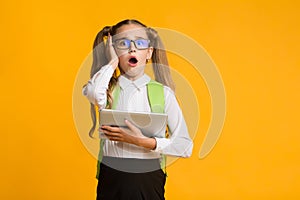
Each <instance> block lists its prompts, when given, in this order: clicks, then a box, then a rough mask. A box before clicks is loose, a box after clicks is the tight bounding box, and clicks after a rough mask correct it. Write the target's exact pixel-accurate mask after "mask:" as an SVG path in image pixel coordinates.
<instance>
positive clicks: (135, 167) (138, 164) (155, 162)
mask: <svg viewBox="0 0 300 200" xmlns="http://www.w3.org/2000/svg"><path fill="white" fill-rule="evenodd" d="M102 164H104V165H106V166H108V167H110V168H113V169H115V170H118V171H123V172H129V173H146V172H151V171H156V170H158V169H161V167H160V162H159V159H137V158H116V157H108V156H103V158H102Z"/></svg>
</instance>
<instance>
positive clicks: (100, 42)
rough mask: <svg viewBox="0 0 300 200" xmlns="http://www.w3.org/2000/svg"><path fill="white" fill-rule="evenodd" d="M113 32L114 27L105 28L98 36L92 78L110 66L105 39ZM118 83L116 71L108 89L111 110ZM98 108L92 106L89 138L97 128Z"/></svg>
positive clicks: (94, 50) (94, 51)
mask: <svg viewBox="0 0 300 200" xmlns="http://www.w3.org/2000/svg"><path fill="white" fill-rule="evenodd" d="M111 32H112V27H111V26H105V27H104V28H103V29H102V30H101V31H100V32H99V33H98V34H97V36H96V38H95V40H94V44H93V63H92V68H91V71H90V78H92V77H93V76H94V75H95V74H96V73H97V72H98V71H99V70H100V69H101V68H102V67H103V66H105V65H107V64H108V62H109V61H108V60H107V58H106V53H105V52H106V46H105V45H106V43H105V42H106V41H104V39H105V38H106V37H107V36H108V33H111ZM116 83H117V73H116V71H115V72H114V74H113V76H112V78H111V80H110V82H109V85H108V89H107V101H108V105H107V107H108V108H111V106H112V102H113V97H112V90H113V88H114V86H115V85H116ZM96 110H97V109H96V108H95V105H94V104H92V103H91V104H90V113H91V118H92V122H93V125H92V127H91V129H90V131H89V136H90V137H93V133H94V131H95V128H96V124H97V117H96V114H97V113H96Z"/></svg>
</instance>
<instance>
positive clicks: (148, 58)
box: [146, 47, 153, 60]
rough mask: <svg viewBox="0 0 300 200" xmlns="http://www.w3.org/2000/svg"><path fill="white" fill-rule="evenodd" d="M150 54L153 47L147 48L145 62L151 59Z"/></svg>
mask: <svg viewBox="0 0 300 200" xmlns="http://www.w3.org/2000/svg"><path fill="white" fill-rule="evenodd" d="M152 53H153V47H149V48H148V50H147V57H146V58H147V60H150V59H151V58H152Z"/></svg>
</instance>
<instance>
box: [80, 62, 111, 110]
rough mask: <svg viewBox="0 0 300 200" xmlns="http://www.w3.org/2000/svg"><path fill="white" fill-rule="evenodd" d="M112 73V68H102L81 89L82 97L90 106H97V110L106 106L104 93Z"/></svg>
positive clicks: (106, 66) (108, 66) (107, 66)
mask: <svg viewBox="0 0 300 200" xmlns="http://www.w3.org/2000/svg"><path fill="white" fill-rule="evenodd" d="M113 73H114V69H113V68H112V66H110V65H105V66H103V67H102V68H101V69H100V70H99V71H98V72H97V73H96V74H95V75H94V76H93V77H92V78H91V79H90V80H89V81H88V83H87V84H86V85H85V87H83V89H82V93H83V95H84V96H86V97H87V99H88V100H89V101H90V102H91V103H92V104H94V105H98V106H99V109H103V108H105V106H106V100H107V97H106V91H107V88H108V84H109V81H110V79H111V77H112V75H113Z"/></svg>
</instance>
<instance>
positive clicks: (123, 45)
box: [113, 38, 150, 50]
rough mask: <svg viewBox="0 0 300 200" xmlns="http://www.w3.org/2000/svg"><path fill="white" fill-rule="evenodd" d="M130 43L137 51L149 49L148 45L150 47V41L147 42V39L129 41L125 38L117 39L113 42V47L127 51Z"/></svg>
mask: <svg viewBox="0 0 300 200" xmlns="http://www.w3.org/2000/svg"><path fill="white" fill-rule="evenodd" d="M131 42H133V43H134V46H135V48H137V49H139V50H142V49H147V48H149V45H150V40H147V39H137V40H129V39H126V38H122V39H118V40H116V41H114V42H113V45H114V46H115V47H116V48H117V49H121V50H127V49H129V48H130V46H131Z"/></svg>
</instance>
